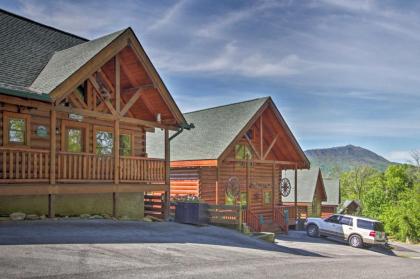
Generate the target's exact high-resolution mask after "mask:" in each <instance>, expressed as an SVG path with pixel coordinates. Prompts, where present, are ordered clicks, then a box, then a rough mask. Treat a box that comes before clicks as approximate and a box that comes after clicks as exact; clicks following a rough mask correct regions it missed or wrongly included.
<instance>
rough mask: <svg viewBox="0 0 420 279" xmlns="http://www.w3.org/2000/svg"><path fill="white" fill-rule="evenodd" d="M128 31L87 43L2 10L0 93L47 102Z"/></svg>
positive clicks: (0, 16) (0, 19)
mask: <svg viewBox="0 0 420 279" xmlns="http://www.w3.org/2000/svg"><path fill="white" fill-rule="evenodd" d="M125 30H126V29H125ZM125 30H121V31H118V32H115V33H112V34H109V35H106V36H103V37H101V38H98V39H95V40H92V41H88V40H86V39H84V38H81V37H78V36H75V35H73V34H70V33H67V32H64V31H61V30H57V29H55V28H53V27H49V26H46V25H43V24H40V23H38V22H34V21H32V20H30V19H27V18H24V17H21V16H18V15H15V14H12V13H9V12H7V11H4V10H1V9H0V50H1V51H0V61H1V63H0V92H1V93H4V94H9V95H13V96H19V97H27V98H33V99H38V100H43V101H48V100H50V98H49V96H48V97H47V94H48V93H50V92H51V91H52V90H54V89H55V88H56V87H57V86H58V85H59V84H60V83H62V82H63V81H65V80H66V79H67V78H68V77H70V76H71V75H72V74H73V73H74V72H76V71H77V70H78V69H80V67H82V66H83V65H84V64H85V63H87V62H88V61H89V60H90V59H92V58H93V57H94V56H95V55H96V54H98V53H99V52H100V51H101V50H102V49H103V48H104V47H106V46H107V45H109V44H110V43H111V42H112V41H113V40H115V39H116V38H117V37H118V36H119V35H121V33H123V32H124V31H125Z"/></svg>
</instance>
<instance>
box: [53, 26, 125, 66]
mask: <svg viewBox="0 0 420 279" xmlns="http://www.w3.org/2000/svg"><path fill="white" fill-rule="evenodd" d="M127 29H130V27H126V28H124V29H121V30H117V31H114V32H111V33H108V34H105V35H102V36H100V37H97V38H94V39H92V40H89V41H86V42H83V43H80V44H77V45H74V46H71V47H69V48H65V49H62V50H59V51H54V54H56V53H60V52H61V53H62V52H64V51H67V50H70V49H74V48H76V47H80V46H82V45H86V44H88V43H92V42H93V43H94V42H95V41H97V40H100V39H104V38H106V37H110V36H112V35H116V34H117V33H121V34H122V33H123V32H125V31H126V30H127ZM117 38H118V37H117ZM54 54H53V55H54ZM45 66H46V65H45Z"/></svg>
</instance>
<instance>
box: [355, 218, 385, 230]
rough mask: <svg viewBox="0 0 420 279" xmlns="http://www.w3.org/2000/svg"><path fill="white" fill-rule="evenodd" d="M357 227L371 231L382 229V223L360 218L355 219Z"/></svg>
mask: <svg viewBox="0 0 420 279" xmlns="http://www.w3.org/2000/svg"><path fill="white" fill-rule="evenodd" d="M357 227H358V228H361V229H366V230H372V231H381V232H383V231H384V225H383V224H382V223H380V222H372V221H367V220H362V219H357Z"/></svg>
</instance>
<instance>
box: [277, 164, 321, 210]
mask: <svg viewBox="0 0 420 279" xmlns="http://www.w3.org/2000/svg"><path fill="white" fill-rule="evenodd" d="M319 172H320V170H319V168H311V169H309V170H298V174H297V185H298V191H297V194H298V196H297V202H312V201H313V199H314V194H315V188H316V184H317V181H318V174H319ZM283 177H285V178H288V179H289V180H290V184H291V185H292V189H291V190H290V194H289V195H288V196H287V197H282V201H283V202H294V201H295V171H294V170H292V171H283Z"/></svg>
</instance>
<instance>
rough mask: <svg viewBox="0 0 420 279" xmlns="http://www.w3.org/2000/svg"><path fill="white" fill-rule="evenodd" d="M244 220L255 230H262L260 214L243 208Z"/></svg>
mask: <svg viewBox="0 0 420 279" xmlns="http://www.w3.org/2000/svg"><path fill="white" fill-rule="evenodd" d="M242 216H243V221H244V222H245V223H246V224H247V225H248V226H249V227H250V228H251V229H252V230H253V231H254V232H261V224H260V220H259V219H258V216H257V215H255V214H254V213H252V212H251V211H250V210H248V209H243V214H242Z"/></svg>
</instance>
